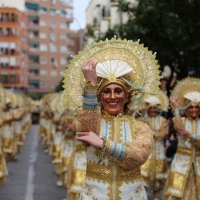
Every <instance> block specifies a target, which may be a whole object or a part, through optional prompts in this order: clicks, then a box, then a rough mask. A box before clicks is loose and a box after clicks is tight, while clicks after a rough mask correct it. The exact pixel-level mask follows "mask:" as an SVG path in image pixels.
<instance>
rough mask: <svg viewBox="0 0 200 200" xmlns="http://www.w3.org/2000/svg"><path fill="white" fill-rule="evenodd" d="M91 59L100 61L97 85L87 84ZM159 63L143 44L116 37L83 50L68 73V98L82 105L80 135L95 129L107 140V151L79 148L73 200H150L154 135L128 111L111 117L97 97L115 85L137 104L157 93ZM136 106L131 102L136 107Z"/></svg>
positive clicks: (66, 72)
mask: <svg viewBox="0 0 200 200" xmlns="http://www.w3.org/2000/svg"><path fill="white" fill-rule="evenodd" d="M88 59H91V60H94V61H96V62H97V63H98V64H97V66H96V72H97V77H98V78H97V82H98V84H97V85H96V86H92V85H91V84H90V83H85V79H84V77H83V74H82V71H81V68H82V66H83V64H84V63H85V62H86V61H87V60H88ZM156 63H157V61H156V60H155V55H152V53H151V52H149V51H148V49H147V48H144V47H143V46H142V45H140V44H139V43H138V42H133V41H127V40H120V39H118V40H116V39H114V38H113V39H112V40H108V39H107V40H106V41H100V42H99V43H93V44H92V45H90V46H88V47H87V48H85V49H84V50H83V51H82V52H79V55H78V56H75V57H74V59H73V60H72V61H71V62H70V65H69V66H68V69H67V70H66V71H65V73H63V76H64V79H65V80H64V88H65V89H64V95H66V96H67V98H68V100H70V101H71V102H72V103H73V104H74V107H80V106H81V107H80V108H79V109H78V110H77V129H76V131H78V132H79V131H81V132H88V131H93V132H94V133H96V134H97V135H98V136H99V137H101V138H104V147H103V148H102V149H97V148H94V147H93V146H91V145H86V146H85V145H83V144H82V143H81V142H79V143H78V144H77V147H76V152H77V150H78V151H79V154H76V153H75V158H74V163H75V165H76V164H77V165H76V166H77V169H76V170H75V169H73V170H72V182H75V183H76V184H75V187H74V188H73V185H71V187H70V190H69V195H70V193H74V194H76V195H74V197H73V199H77V198H78V196H79V193H80V197H79V199H80V200H118V199H122V200H133V199H134V200H146V199H147V196H146V191H145V189H144V186H143V181H142V177H141V174H140V166H141V165H142V164H143V163H144V162H145V161H146V159H147V158H148V156H149V154H150V152H151V147H152V133H151V132H152V131H151V129H150V128H149V126H148V125H147V124H145V123H142V122H138V121H136V120H135V119H134V118H133V117H131V116H129V115H128V114H126V113H119V114H118V115H117V116H110V115H108V114H106V113H104V112H103V111H102V112H101V110H100V108H99V106H98V103H97V99H98V98H99V96H98V95H99V92H100V91H101V90H102V89H103V88H104V87H105V86H106V85H108V84H111V83H116V84H119V85H122V87H123V88H124V89H125V90H126V92H127V94H130V99H131V100H133V102H134V100H135V99H134V98H135V95H136V94H138V93H141V94H142V93H152V94H155V93H157V91H158V85H159V79H160V76H159V71H158V66H157V65H156ZM133 102H129V106H130V107H132V106H133V104H132V103H133ZM85 154H86V159H87V164H86V175H85V181H84V183H83V178H84V172H85V165H84V155H85ZM80 160H81V161H82V162H80ZM79 175H81V179H79V177H80V176H79ZM82 184H83V185H82ZM77 186H78V187H77ZM80 190H81V192H80Z"/></svg>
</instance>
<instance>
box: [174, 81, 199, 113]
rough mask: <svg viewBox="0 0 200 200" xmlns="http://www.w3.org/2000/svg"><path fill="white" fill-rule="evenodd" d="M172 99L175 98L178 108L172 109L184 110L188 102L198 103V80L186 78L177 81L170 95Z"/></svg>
mask: <svg viewBox="0 0 200 200" xmlns="http://www.w3.org/2000/svg"><path fill="white" fill-rule="evenodd" d="M171 96H172V97H177V100H178V106H177V107H174V106H173V105H172V108H173V109H175V108H179V109H181V108H182V109H184V107H186V106H187V105H188V104H189V103H190V102H195V103H199V102H200V79H198V78H186V79H183V80H181V81H179V82H178V83H177V84H176V85H175V87H174V89H173V90H172V93H171Z"/></svg>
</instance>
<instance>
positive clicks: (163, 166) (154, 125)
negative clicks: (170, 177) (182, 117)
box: [141, 91, 169, 198]
mask: <svg viewBox="0 0 200 200" xmlns="http://www.w3.org/2000/svg"><path fill="white" fill-rule="evenodd" d="M142 103H144V104H145V107H147V113H145V116H144V117H142V118H141V120H142V121H144V122H146V123H147V124H148V125H149V126H150V127H151V129H152V135H153V137H154V143H153V151H152V153H151V155H150V156H149V158H148V160H147V161H146V162H145V164H144V165H142V166H141V173H142V176H143V177H144V180H145V185H146V187H151V188H152V189H153V191H154V198H157V197H155V196H157V194H156V193H157V192H158V191H159V190H160V189H162V188H163V187H164V183H165V179H166V177H167V161H166V155H165V147H164V138H165V137H166V136H167V134H168V130H169V126H168V122H167V120H166V119H165V118H163V117H162V116H159V114H158V111H159V110H160V111H161V110H162V111H167V110H168V106H169V100H168V97H167V95H166V94H165V93H164V92H163V91H159V92H158V94H157V95H154V96H151V95H145V96H144V97H143V100H142ZM152 107H153V108H154V109H156V111H157V112H156V113H155V114H154V115H155V116H151V113H149V112H150V111H149V110H150V109H151V108H152Z"/></svg>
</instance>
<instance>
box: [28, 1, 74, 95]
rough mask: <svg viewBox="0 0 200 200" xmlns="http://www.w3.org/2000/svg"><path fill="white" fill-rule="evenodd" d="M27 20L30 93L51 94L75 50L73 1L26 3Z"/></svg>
mask: <svg viewBox="0 0 200 200" xmlns="http://www.w3.org/2000/svg"><path fill="white" fill-rule="evenodd" d="M25 7H26V14H27V16H28V19H29V25H28V31H29V60H30V67H29V90H28V92H29V93H32V92H33V93H35V92H41V93H47V92H53V91H54V90H55V87H56V85H57V84H58V83H59V81H60V79H61V76H60V72H61V71H64V69H65V68H66V65H67V63H68V60H69V58H70V55H71V54H73V52H72V51H71V49H72V47H73V46H74V41H73V40H72V37H73V34H74V32H73V31H71V30H70V28H69V26H70V23H71V22H72V21H73V1H72V0H48V1H47V0H40V1H36V0H26V2H25Z"/></svg>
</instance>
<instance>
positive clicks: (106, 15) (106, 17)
mask: <svg viewBox="0 0 200 200" xmlns="http://www.w3.org/2000/svg"><path fill="white" fill-rule="evenodd" d="M102 18H103V20H110V9H106V8H103V9H102Z"/></svg>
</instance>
